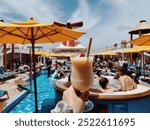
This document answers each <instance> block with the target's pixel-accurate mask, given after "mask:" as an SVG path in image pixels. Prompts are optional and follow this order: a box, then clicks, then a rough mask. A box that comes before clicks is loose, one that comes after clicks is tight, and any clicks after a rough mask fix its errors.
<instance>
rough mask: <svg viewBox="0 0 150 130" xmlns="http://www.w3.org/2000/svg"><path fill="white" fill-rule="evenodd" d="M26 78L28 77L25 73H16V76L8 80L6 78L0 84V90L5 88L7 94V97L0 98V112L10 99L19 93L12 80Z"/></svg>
mask: <svg viewBox="0 0 150 130" xmlns="http://www.w3.org/2000/svg"><path fill="white" fill-rule="evenodd" d="M27 78H29V76H28V75H27V74H18V76H17V77H15V78H13V79H10V80H6V81H5V82H4V83H2V84H0V90H6V91H7V92H8V94H9V99H7V97H5V96H4V97H1V98H0V112H1V110H2V108H3V107H4V106H5V105H6V104H7V103H8V102H9V101H10V100H12V99H13V98H14V97H15V96H17V95H18V94H19V93H20V91H18V90H17V85H16V83H15V82H14V81H15V80H18V79H27Z"/></svg>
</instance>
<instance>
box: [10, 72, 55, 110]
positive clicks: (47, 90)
mask: <svg viewBox="0 0 150 130" xmlns="http://www.w3.org/2000/svg"><path fill="white" fill-rule="evenodd" d="M27 88H30V87H29V86H27ZM37 94H38V110H39V111H40V110H41V104H42V102H43V101H44V99H46V98H55V91H54V87H53V83H52V82H51V81H50V78H48V77H47V75H46V74H44V73H43V72H42V74H41V75H39V76H38V77H37ZM34 110H35V109H34V89H32V91H31V93H30V94H28V95H27V97H25V98H24V99H23V100H22V101H21V102H20V103H19V104H18V105H17V106H15V107H14V108H13V109H12V110H11V111H10V113H33V112H34Z"/></svg>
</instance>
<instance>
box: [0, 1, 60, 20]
mask: <svg viewBox="0 0 150 130" xmlns="http://www.w3.org/2000/svg"><path fill="white" fill-rule="evenodd" d="M1 2H3V5H1V10H0V13H1V14H9V13H10V14H11V15H13V14H14V16H15V15H16V14H17V15H19V16H23V17H24V20H25V19H27V18H30V17H34V18H35V19H37V20H40V21H43V22H49V23H50V22H53V21H54V20H57V19H59V18H60V17H61V16H62V12H61V11H59V9H58V8H56V5H55V2H54V0H51V1H49V2H47V3H46V2H45V3H44V2H43V0H23V1H21V0H11V1H10V0H2V1H1ZM3 17H4V19H7V20H10V21H11V20H12V21H14V20H15V19H16V20H19V18H12V17H11V16H10V15H3ZM10 18H12V19H10Z"/></svg>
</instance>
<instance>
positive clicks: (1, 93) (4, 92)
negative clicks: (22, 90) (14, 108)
mask: <svg viewBox="0 0 150 130" xmlns="http://www.w3.org/2000/svg"><path fill="white" fill-rule="evenodd" d="M5 95H7V98H9V95H8V92H7V91H5V90H0V98H1V97H3V96H5Z"/></svg>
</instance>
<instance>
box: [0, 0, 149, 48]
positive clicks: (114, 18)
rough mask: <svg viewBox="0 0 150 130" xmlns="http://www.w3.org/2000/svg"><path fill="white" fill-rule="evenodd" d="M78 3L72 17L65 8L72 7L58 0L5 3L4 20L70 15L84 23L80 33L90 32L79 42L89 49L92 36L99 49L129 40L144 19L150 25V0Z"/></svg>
mask: <svg viewBox="0 0 150 130" xmlns="http://www.w3.org/2000/svg"><path fill="white" fill-rule="evenodd" d="M76 1H77V2H78V4H77V7H76V8H75V9H76V10H75V11H73V12H72V14H71V16H70V12H69V14H68V13H67V12H65V11H63V10H62V9H63V8H61V7H62V6H66V8H67V6H70V5H66V4H62V3H61V4H60V3H59V1H56V0H49V1H48V0H47V1H44V0H22V1H21V0H1V4H0V18H3V19H4V20H6V21H19V20H21V21H22V20H26V19H28V18H29V17H34V18H35V19H36V20H39V21H42V22H48V23H52V22H53V21H66V18H65V17H64V16H66V15H67V17H70V18H69V20H70V22H76V21H80V20H82V21H83V22H84V25H83V27H82V28H79V29H78V30H83V31H86V32H87V34H86V35H84V36H82V37H81V38H80V39H79V40H81V43H82V44H83V45H85V46H87V44H88V40H89V37H90V36H92V37H93V48H96V49H97V48H102V47H105V46H109V45H113V44H114V43H116V42H120V41H121V40H124V39H127V40H129V34H128V32H129V31H130V30H131V29H132V28H133V27H134V26H135V25H136V24H138V22H139V21H140V20H141V19H146V20H147V21H148V22H150V14H149V12H150V4H149V0H95V1H96V2H94V0H91V1H90V2H89V0H76ZM92 2H93V3H92ZM92 4H94V5H92ZM66 13H67V14H66ZM64 14H65V15H64ZM64 19H65V20H64Z"/></svg>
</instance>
